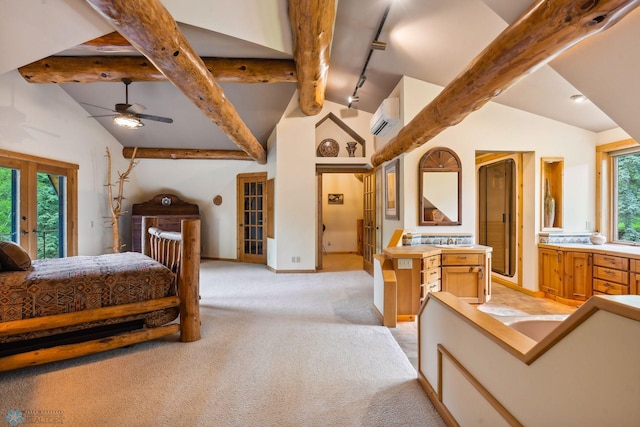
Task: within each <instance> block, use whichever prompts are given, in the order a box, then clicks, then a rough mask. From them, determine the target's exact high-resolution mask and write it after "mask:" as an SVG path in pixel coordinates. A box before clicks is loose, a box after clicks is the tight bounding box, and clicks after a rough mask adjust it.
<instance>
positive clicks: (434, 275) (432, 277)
mask: <svg viewBox="0 0 640 427" xmlns="http://www.w3.org/2000/svg"><path fill="white" fill-rule="evenodd" d="M436 280H440V269H439V268H432V269H431V270H427V271H423V272H422V283H432V282H435V281H436Z"/></svg>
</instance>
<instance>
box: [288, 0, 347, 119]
mask: <svg viewBox="0 0 640 427" xmlns="http://www.w3.org/2000/svg"><path fill="white" fill-rule="evenodd" d="M335 17H336V3H335V0H320V1H318V0H289V20H290V21H291V29H292V35H293V59H294V60H295V62H296V70H297V74H298V96H299V97H300V101H299V102H300V109H301V110H302V112H303V113H305V114H306V115H308V116H313V115H316V114H318V113H320V111H322V105H323V104H324V97H325V88H326V86H327V73H328V72H329V56H330V54H331V42H332V40H333V26H334V22H335Z"/></svg>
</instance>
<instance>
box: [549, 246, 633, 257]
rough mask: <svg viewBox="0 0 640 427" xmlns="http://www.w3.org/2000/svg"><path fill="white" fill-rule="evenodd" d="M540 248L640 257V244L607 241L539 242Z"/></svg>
mask: <svg viewBox="0 0 640 427" xmlns="http://www.w3.org/2000/svg"><path fill="white" fill-rule="evenodd" d="M538 247H539V248H547V249H558V250H571V251H576V252H592V253H600V254H608V255H619V256H626V257H630V258H636V259H640V246H629V245H616V244H613V243H605V244H604V245H592V244H590V243H538Z"/></svg>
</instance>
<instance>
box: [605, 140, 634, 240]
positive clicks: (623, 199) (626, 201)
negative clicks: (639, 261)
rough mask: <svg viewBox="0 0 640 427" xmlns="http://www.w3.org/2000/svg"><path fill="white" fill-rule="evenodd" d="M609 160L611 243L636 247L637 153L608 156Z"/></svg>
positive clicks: (624, 152)
mask: <svg viewBox="0 0 640 427" xmlns="http://www.w3.org/2000/svg"><path fill="white" fill-rule="evenodd" d="M611 157H612V168H611V171H612V184H613V186H612V189H613V194H612V212H611V217H612V220H613V227H612V228H613V236H612V237H613V238H612V240H613V241H615V242H620V243H636V244H640V149H638V148H634V149H631V150H625V151H621V152H618V153H611Z"/></svg>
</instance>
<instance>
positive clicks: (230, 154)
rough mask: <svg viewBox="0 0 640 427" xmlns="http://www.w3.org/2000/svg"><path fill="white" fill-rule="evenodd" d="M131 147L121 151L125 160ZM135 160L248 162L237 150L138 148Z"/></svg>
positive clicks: (131, 153)
mask: <svg viewBox="0 0 640 427" xmlns="http://www.w3.org/2000/svg"><path fill="white" fill-rule="evenodd" d="M133 150H134V148H133V147H125V148H123V149H122V155H123V156H124V158H125V159H130V158H132V157H133ZM136 159H172V160H177V159H191V160H250V161H253V159H252V158H251V157H249V155H248V154H247V153H245V152H244V151H237V150H200V149H196V148H193V149H191V148H140V147H138V149H137V150H136Z"/></svg>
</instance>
